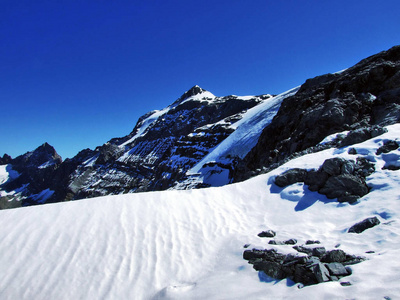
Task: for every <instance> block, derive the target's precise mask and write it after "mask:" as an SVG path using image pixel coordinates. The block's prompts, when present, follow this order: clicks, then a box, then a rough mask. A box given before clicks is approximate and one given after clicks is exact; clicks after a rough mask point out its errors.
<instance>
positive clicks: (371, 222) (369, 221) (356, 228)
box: [349, 217, 381, 233]
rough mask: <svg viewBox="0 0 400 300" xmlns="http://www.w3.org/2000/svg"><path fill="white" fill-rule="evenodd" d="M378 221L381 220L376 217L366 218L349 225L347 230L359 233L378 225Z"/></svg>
mask: <svg viewBox="0 0 400 300" xmlns="http://www.w3.org/2000/svg"><path fill="white" fill-rule="evenodd" d="M380 223H381V222H380V221H379V219H378V218H377V217H371V218H366V219H365V220H363V221H361V222H358V223H357V224H354V225H353V226H351V227H350V229H349V232H353V233H361V232H363V231H365V230H367V229H369V228H372V227H375V226H376V225H379V224H380Z"/></svg>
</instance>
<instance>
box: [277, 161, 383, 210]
mask: <svg viewBox="0 0 400 300" xmlns="http://www.w3.org/2000/svg"><path fill="white" fill-rule="evenodd" d="M374 171H375V167H374V164H373V163H371V162H369V161H368V160H366V159H365V158H362V157H359V158H357V161H356V162H355V161H352V160H346V159H343V158H330V159H327V160H325V162H324V163H323V164H322V166H321V167H320V168H319V169H318V170H310V171H307V170H304V169H299V168H295V169H290V170H288V171H286V172H284V173H283V174H281V175H278V176H277V177H276V178H275V184H276V185H277V186H279V187H285V186H288V185H290V184H293V183H296V182H304V183H305V184H306V185H308V189H309V190H310V191H314V192H319V193H321V194H323V195H326V196H327V197H328V198H329V199H334V198H337V199H338V201H339V202H349V203H353V202H355V201H357V200H358V199H359V198H360V197H362V196H364V195H366V194H367V193H368V192H369V188H368V186H367V184H366V182H365V179H366V177H367V176H369V175H370V174H372V173H373V172H374Z"/></svg>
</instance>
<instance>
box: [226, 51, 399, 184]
mask: <svg viewBox="0 0 400 300" xmlns="http://www.w3.org/2000/svg"><path fill="white" fill-rule="evenodd" d="M399 120H400V46H395V47H393V48H391V49H389V50H387V51H383V52H381V53H378V54H376V55H374V56H371V57H369V58H366V59H364V60H362V61H361V62H359V63H358V64H357V65H355V66H353V67H351V68H349V69H347V70H345V71H343V72H341V73H336V74H326V75H322V76H318V77H315V78H312V79H308V80H307V81H306V82H305V83H304V84H303V85H302V86H301V88H300V90H299V91H298V92H297V93H296V94H295V95H294V96H292V97H288V98H287V99H285V100H284V101H283V103H282V105H281V107H280V109H279V111H278V114H277V115H276V116H275V118H274V119H273V121H272V122H271V124H270V125H269V126H267V127H266V128H265V129H264V130H263V133H262V135H261V136H260V139H259V141H258V143H257V145H256V146H255V147H254V148H253V149H252V150H251V151H250V152H249V153H248V155H247V156H246V157H245V159H244V160H243V161H242V162H241V163H240V164H239V165H238V167H237V169H236V171H235V175H234V180H235V181H241V180H244V179H247V178H249V177H250V176H252V175H254V174H255V171H256V173H257V170H260V169H262V168H265V167H267V168H268V167H269V166H271V165H272V164H274V163H279V162H281V161H283V160H285V159H286V158H288V157H289V156H290V155H293V154H295V153H298V152H301V151H304V150H306V149H309V148H310V147H313V146H316V145H317V144H318V143H319V142H321V141H322V140H323V139H324V138H325V137H326V136H328V135H330V134H333V133H336V132H341V131H345V130H353V129H357V128H363V127H369V126H372V125H389V124H393V123H396V122H399Z"/></svg>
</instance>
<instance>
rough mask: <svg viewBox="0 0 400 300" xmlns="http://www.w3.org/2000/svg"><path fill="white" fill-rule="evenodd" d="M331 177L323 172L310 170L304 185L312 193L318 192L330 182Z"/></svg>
mask: <svg viewBox="0 0 400 300" xmlns="http://www.w3.org/2000/svg"><path fill="white" fill-rule="evenodd" d="M328 178H329V175H328V173H326V172H323V171H321V170H318V171H317V170H310V171H308V172H307V174H306V177H305V179H304V183H305V184H306V185H308V189H309V190H310V191H312V192H317V191H318V190H319V189H321V188H322V187H323V186H324V185H325V183H326V181H327V180H328Z"/></svg>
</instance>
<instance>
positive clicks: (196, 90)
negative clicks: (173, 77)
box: [171, 85, 215, 107]
mask: <svg viewBox="0 0 400 300" xmlns="http://www.w3.org/2000/svg"><path fill="white" fill-rule="evenodd" d="M214 98H215V95H213V94H212V93H211V92H209V91H207V90H205V89H202V88H201V87H200V86H198V85H195V86H193V87H192V88H191V89H189V90H188V91H186V92H185V93H184V94H183V95H182V96H180V97H179V98H178V99H177V100H176V101H175V102H174V103H172V105H171V107H176V106H178V105H180V104H182V103H184V102H187V101H190V100H194V101H201V100H203V101H209V100H213V99H214Z"/></svg>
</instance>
